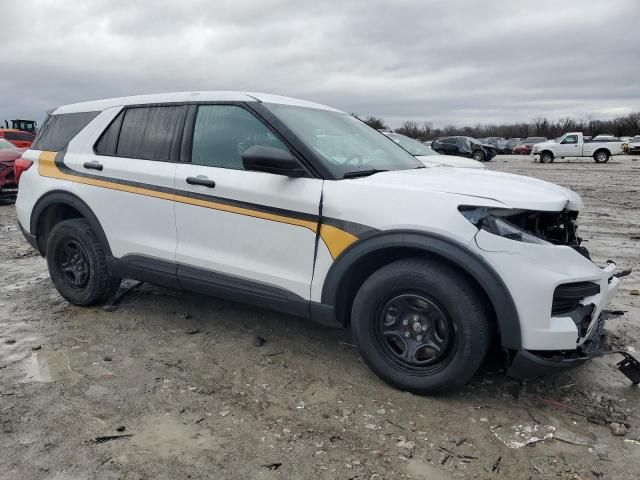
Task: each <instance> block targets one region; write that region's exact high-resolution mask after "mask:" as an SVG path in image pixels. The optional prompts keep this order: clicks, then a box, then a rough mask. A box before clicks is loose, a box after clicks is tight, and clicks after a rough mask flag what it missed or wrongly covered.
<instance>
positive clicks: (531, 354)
mask: <svg viewBox="0 0 640 480" xmlns="http://www.w3.org/2000/svg"><path fill="white" fill-rule="evenodd" d="M604 323H605V321H604V319H603V318H602V315H601V316H600V317H599V318H598V320H597V321H596V325H597V328H596V329H594V330H593V332H592V333H591V334H590V335H588V337H587V338H586V339H585V341H584V343H583V344H582V346H581V347H579V348H578V349H576V350H563V351H528V350H520V351H518V352H516V354H515V356H514V357H513V360H512V362H511V365H509V368H508V369H507V375H509V376H510V377H513V378H517V379H523V380H524V379H533V378H538V377H542V376H544V375H547V374H549V373H553V372H561V371H563V370H569V369H571V368H575V367H578V366H580V365H582V364H584V363H585V362H587V361H588V360H591V359H592V358H594V357H599V356H601V355H604V354H606V353H609V352H608V350H607V332H606V331H605V330H604Z"/></svg>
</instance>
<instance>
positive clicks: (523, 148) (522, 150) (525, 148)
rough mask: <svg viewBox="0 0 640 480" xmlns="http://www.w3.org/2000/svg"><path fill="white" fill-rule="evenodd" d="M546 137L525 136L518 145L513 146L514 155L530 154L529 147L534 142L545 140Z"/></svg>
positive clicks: (531, 146)
mask: <svg viewBox="0 0 640 480" xmlns="http://www.w3.org/2000/svg"><path fill="white" fill-rule="evenodd" d="M546 141H547V137H527V138H525V139H524V141H523V142H522V143H521V144H520V145H516V146H515V147H513V150H512V151H513V153H514V154H516V155H531V149H532V148H533V146H534V145H535V144H536V143H541V142H546Z"/></svg>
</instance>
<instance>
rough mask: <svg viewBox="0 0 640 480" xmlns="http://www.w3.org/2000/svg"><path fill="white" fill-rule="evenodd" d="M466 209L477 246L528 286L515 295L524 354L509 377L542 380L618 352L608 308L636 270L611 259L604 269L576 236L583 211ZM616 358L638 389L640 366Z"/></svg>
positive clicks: (513, 357) (515, 358)
mask: <svg viewBox="0 0 640 480" xmlns="http://www.w3.org/2000/svg"><path fill="white" fill-rule="evenodd" d="M459 211H460V213H461V214H462V215H463V216H464V217H465V218H466V219H467V220H468V221H469V222H471V223H472V224H473V225H475V226H476V228H477V229H478V232H477V234H476V236H475V243H476V245H477V247H478V248H479V249H480V250H482V251H483V252H486V253H488V252H490V255H489V256H488V258H489V259H491V260H495V261H496V262H497V263H498V264H499V268H500V270H501V271H503V272H506V276H507V277H508V276H512V277H513V279H514V284H518V285H519V286H520V285H521V286H522V287H521V288H517V287H516V288H515V289H514V290H515V291H513V292H512V293H513V294H515V295H516V296H517V297H519V299H518V300H519V301H517V302H516V304H517V305H519V306H521V308H520V309H519V312H518V313H519V315H520V316H521V327H522V330H523V332H522V338H523V345H522V347H523V348H522V349H520V350H518V351H510V352H509V354H510V355H509V367H508V373H509V375H511V376H514V377H517V378H535V377H538V376H541V375H543V374H545V373H547V372H549V371H553V370H562V369H567V368H571V367H574V366H577V365H580V364H582V363H584V362H585V361H587V360H589V359H590V358H593V357H596V356H601V355H604V354H608V353H614V352H613V351H612V350H610V349H609V347H608V346H607V334H606V331H605V330H604V324H605V321H606V319H607V312H605V311H604V307H605V306H606V305H607V304H608V303H609V301H610V300H611V299H612V298H613V297H614V296H615V294H616V292H617V290H618V287H619V282H620V280H619V278H620V277H622V276H624V275H626V274H628V273H629V272H628V271H626V272H620V273H615V270H616V265H615V263H613V262H612V261H608V262H607V264H606V265H605V266H603V267H599V266H597V265H596V264H595V263H594V262H593V261H592V260H591V256H590V254H589V251H588V250H587V248H585V247H584V246H583V245H582V238H580V237H579V236H578V234H577V231H578V225H577V218H578V211H575V210H569V209H563V210H561V211H538V210H525V209H509V208H488V207H474V206H461V207H459ZM485 258H487V257H485ZM523 319H524V321H523ZM615 353H620V354H622V355H623V356H625V360H624V361H623V362H620V364H619V367H620V369H621V371H623V373H625V375H627V376H628V377H629V378H631V379H632V381H634V383H636V381H637V380H638V372H640V365H639V364H638V363H637V361H635V359H633V358H632V357H630V356H629V355H628V354H627V353H626V352H615ZM629 362H631V364H633V365H632V367H631V368H630V367H629ZM623 366H624V368H626V371H625V369H624V368H623ZM630 372H631V373H630Z"/></svg>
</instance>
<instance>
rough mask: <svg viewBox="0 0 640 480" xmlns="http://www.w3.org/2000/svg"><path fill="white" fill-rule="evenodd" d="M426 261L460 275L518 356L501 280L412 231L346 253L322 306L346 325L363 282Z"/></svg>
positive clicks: (474, 258)
mask: <svg viewBox="0 0 640 480" xmlns="http://www.w3.org/2000/svg"><path fill="white" fill-rule="evenodd" d="M424 255H430V256H433V257H436V258H438V259H441V260H444V261H445V262H447V263H449V264H450V265H452V266H454V267H455V268H457V269H459V270H461V271H462V272H464V273H465V274H466V275H467V276H468V277H469V278H470V279H471V280H472V281H473V282H474V283H475V284H476V285H477V286H478V287H479V288H480V289H481V290H482V292H481V293H482V294H483V295H484V296H485V298H486V300H487V301H488V305H489V306H490V307H491V308H492V310H493V313H494V314H495V319H496V323H497V328H498V331H499V334H500V337H501V343H502V345H503V346H504V347H506V348H510V349H514V350H519V349H520V348H521V347H522V337H521V330H520V321H519V316H518V312H517V309H516V306H515V303H514V301H513V298H512V297H511V294H510V293H509V291H508V289H507V287H506V285H505V284H504V282H503V281H502V278H501V277H500V276H499V275H498V274H497V272H496V271H495V270H494V269H493V268H492V267H491V266H490V265H489V264H488V263H487V262H486V261H485V260H484V259H483V258H482V257H480V256H479V255H478V254H476V253H475V252H473V251H471V250H470V249H469V248H467V247H466V246H464V245H462V244H460V243H459V242H456V241H453V240H451V239H449V238H446V237H444V236H441V235H438V234H434V233H428V232H421V231H414V230H394V231H386V232H379V233H376V234H373V235H371V236H369V237H366V238H364V239H362V240H361V241H359V242H357V243H355V244H354V245H352V246H351V247H349V248H348V249H347V250H345V252H343V253H342V254H341V255H340V257H338V258H337V259H336V261H335V262H334V263H333V265H332V266H331V268H330V269H329V272H328V273H327V276H326V277H325V280H324V284H323V288H322V299H321V301H322V303H323V304H325V305H330V306H332V307H333V309H334V314H335V318H336V319H337V320H338V322H340V323H342V324H343V325H346V324H347V323H348V321H349V316H350V308H349V305H351V304H352V302H353V298H354V297H355V294H356V293H357V290H358V289H359V287H360V285H362V282H364V280H366V278H368V277H369V275H371V274H372V273H373V272H375V271H376V270H378V269H379V268H381V267H382V266H384V265H387V264H388V263H391V262H393V261H395V260H399V259H401V258H407V257H410V256H424Z"/></svg>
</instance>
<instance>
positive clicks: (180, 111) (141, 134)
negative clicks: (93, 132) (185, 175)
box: [101, 105, 187, 161]
mask: <svg viewBox="0 0 640 480" xmlns="http://www.w3.org/2000/svg"><path fill="white" fill-rule="evenodd" d="M186 111H187V107H186V106H184V105H169V106H154V107H133V108H128V109H126V110H125V111H124V116H123V118H122V125H121V127H120V135H119V136H118V139H117V142H116V145H115V153H116V156H118V157H129V158H139V159H143V160H160V161H170V160H171V159H172V158H177V154H178V152H179V148H180V141H181V139H182V127H183V125H184V119H185V116H186ZM116 123H117V122H116ZM112 126H114V124H113V123H112ZM114 128H115V127H114ZM106 133H108V134H109V137H110V139H109V140H105V142H107V141H109V142H111V145H113V140H112V139H111V138H112V137H111V135H112V134H111V132H105V134H106ZM101 140H102V139H101Z"/></svg>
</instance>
